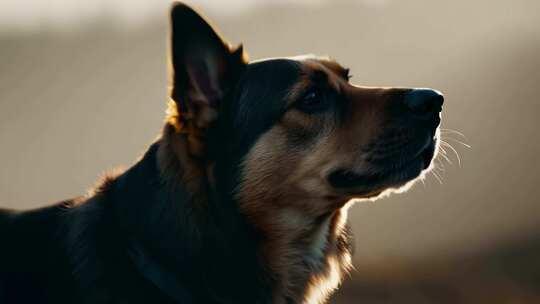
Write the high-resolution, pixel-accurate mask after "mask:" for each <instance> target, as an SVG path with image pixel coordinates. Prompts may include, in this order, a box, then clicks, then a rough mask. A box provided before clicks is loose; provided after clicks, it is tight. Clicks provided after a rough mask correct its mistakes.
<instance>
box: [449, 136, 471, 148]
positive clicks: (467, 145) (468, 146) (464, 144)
mask: <svg viewBox="0 0 540 304" xmlns="http://www.w3.org/2000/svg"><path fill="white" fill-rule="evenodd" d="M444 139H451V140H453V141H455V142H457V143H458V144H462V145H463V146H465V147H467V148H469V149H470V148H471V145H469V144H466V143H464V142H462V141H461V140H457V139H455V138H452V137H445V138H444Z"/></svg>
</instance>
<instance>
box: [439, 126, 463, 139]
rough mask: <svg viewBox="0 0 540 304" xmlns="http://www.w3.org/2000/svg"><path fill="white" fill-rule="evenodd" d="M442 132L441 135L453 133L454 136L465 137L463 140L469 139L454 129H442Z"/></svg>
mask: <svg viewBox="0 0 540 304" xmlns="http://www.w3.org/2000/svg"><path fill="white" fill-rule="evenodd" d="M440 130H441V133H447V134H448V133H452V134H457V135H459V136H461V137H463V138H467V137H466V136H465V134H463V133H461V132H459V131H457V130H453V129H445V128H440Z"/></svg>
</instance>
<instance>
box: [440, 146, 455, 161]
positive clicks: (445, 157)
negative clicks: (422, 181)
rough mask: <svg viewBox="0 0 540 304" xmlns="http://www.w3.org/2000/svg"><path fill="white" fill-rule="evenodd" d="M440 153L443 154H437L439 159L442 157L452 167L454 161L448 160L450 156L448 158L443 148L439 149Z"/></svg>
mask: <svg viewBox="0 0 540 304" xmlns="http://www.w3.org/2000/svg"><path fill="white" fill-rule="evenodd" d="M439 151H440V152H441V153H438V154H437V158H439V156H440V157H442V158H444V159H446V161H447V162H448V163H449V164H450V165H452V161H451V160H450V158H448V156H446V150H444V149H443V147H439Z"/></svg>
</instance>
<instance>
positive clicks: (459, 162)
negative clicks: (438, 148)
mask: <svg viewBox="0 0 540 304" xmlns="http://www.w3.org/2000/svg"><path fill="white" fill-rule="evenodd" d="M441 145H444V146H446V147H448V148H450V149H451V150H452V151H454V154H456V157H457V160H458V166H460V167H461V157H459V153H458V151H457V150H456V149H454V147H452V145H450V144H449V143H447V142H446V141H444V140H442V139H441Z"/></svg>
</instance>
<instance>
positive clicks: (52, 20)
mask: <svg viewBox="0 0 540 304" xmlns="http://www.w3.org/2000/svg"><path fill="white" fill-rule="evenodd" d="M326 1H330V0H190V1H186V2H187V3H190V4H193V5H195V6H197V7H200V8H203V9H205V10H209V11H211V12H212V13H213V14H228V15H230V14H235V13H239V12H244V11H245V10H249V9H251V8H253V7H254V6H257V5H272V4H273V5H275V4H279V3H294V4H296V5H319V4H321V3H323V2H326ZM335 1H336V0H334V2H335ZM339 1H347V0H339ZM350 1H354V2H359V3H363V4H365V5H383V4H385V3H387V2H388V1H390V0H350ZM171 2H172V1H170V0H93V1H87V0H47V1H44V0H26V1H20V0H2V1H0V31H4V32H5V31H14V30H17V31H20V30H38V29H41V28H52V29H55V30H69V29H67V28H65V27H66V26H70V28H73V26H75V27H80V26H84V25H85V24H88V23H89V22H90V23H91V22H92V20H95V18H96V17H98V16H110V17H112V18H111V20H114V21H116V22H118V25H119V26H128V27H129V26H137V25H138V24H141V23H144V22H145V21H146V20H148V19H151V18H153V17H160V16H163V17H165V15H166V13H167V8H168V6H169V5H170V3H171Z"/></svg>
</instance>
